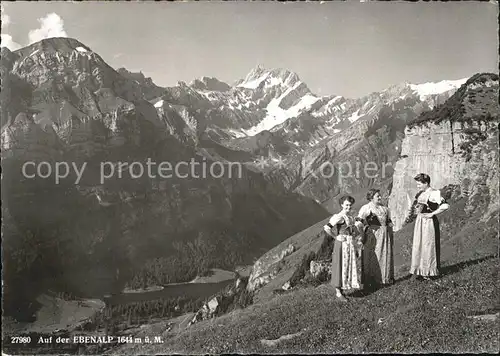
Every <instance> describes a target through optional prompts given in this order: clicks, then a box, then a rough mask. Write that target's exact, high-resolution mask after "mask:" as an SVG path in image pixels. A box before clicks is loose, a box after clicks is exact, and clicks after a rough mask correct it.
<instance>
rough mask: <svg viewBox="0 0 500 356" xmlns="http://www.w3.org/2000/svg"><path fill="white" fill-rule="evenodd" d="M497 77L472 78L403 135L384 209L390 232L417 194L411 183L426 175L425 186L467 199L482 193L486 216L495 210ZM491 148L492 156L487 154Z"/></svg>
mask: <svg viewBox="0 0 500 356" xmlns="http://www.w3.org/2000/svg"><path fill="white" fill-rule="evenodd" d="M496 98H498V77H496V76H495V75H476V76H474V77H472V78H471V79H470V80H469V81H467V83H466V84H464V86H463V87H462V88H460V89H459V91H457V93H456V94H455V95H454V96H453V97H452V98H450V100H449V101H447V102H446V103H445V105H443V106H442V107H438V108H437V109H436V110H434V112H431V113H429V114H427V116H425V117H428V118H429V119H427V120H422V119H421V118H420V120H416V121H415V123H412V124H411V125H410V126H408V127H407V128H406V129H405V138H404V140H403V143H402V148H401V157H400V159H399V160H398V161H397V162H396V164H395V173H394V178H393V188H392V193H391V196H390V199H389V208H390V209H391V211H392V214H393V216H394V223H395V229H396V230H399V229H400V228H401V227H402V224H403V221H404V219H405V214H406V212H407V210H408V207H409V204H410V201H413V198H414V196H415V194H416V193H417V190H416V187H415V182H414V180H413V177H414V176H415V175H416V174H418V173H421V172H422V173H427V174H428V175H429V176H430V177H431V185H432V186H433V187H435V188H438V189H440V188H442V187H444V186H446V185H449V184H456V185H460V186H461V188H462V189H461V190H462V192H463V194H466V195H467V196H469V204H470V207H471V209H473V206H474V198H473V197H474V196H475V195H476V194H477V193H478V191H480V190H486V191H487V192H488V194H487V196H490V197H491V210H494V209H495V206H498V203H497V201H498V199H496V198H497V197H498V167H497V166H496V164H497V163H495V162H496V161H497V160H498V150H496V149H494V147H495V144H497V139H498V122H499V121H498V120H499V113H500V111H499V108H498V103H497V99H496ZM492 148H493V150H492Z"/></svg>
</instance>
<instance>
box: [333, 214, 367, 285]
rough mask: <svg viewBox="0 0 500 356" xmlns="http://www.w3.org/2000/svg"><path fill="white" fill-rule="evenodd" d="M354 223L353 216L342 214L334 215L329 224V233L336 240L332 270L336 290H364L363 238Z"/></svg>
mask: <svg viewBox="0 0 500 356" xmlns="http://www.w3.org/2000/svg"><path fill="white" fill-rule="evenodd" d="M354 222H355V220H354V218H353V217H352V216H346V215H341V214H335V215H333V216H332V218H331V219H330V222H329V226H330V229H329V230H327V232H329V233H330V235H332V236H333V237H334V239H335V242H334V245H333V253H332V268H331V272H332V279H331V283H332V285H333V286H334V287H335V288H340V289H361V288H362V281H361V278H362V268H361V267H362V266H361V262H362V261H361V252H362V241H361V239H362V236H361V234H360V232H359V230H358V227H356V226H355V225H354Z"/></svg>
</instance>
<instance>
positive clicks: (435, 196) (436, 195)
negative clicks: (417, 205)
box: [422, 190, 450, 218]
mask: <svg viewBox="0 0 500 356" xmlns="http://www.w3.org/2000/svg"><path fill="white" fill-rule="evenodd" d="M429 201H431V202H433V203H436V204H439V206H438V208H437V209H436V210H434V211H433V212H432V213H427V214H422V215H424V216H425V217H427V218H431V217H433V216H435V215H438V214H441V213H442V212H443V211H446V210H448V208H449V207H450V205H449V204H448V203H447V202H446V200H445V199H444V198H443V197H442V196H441V192H440V191H439V190H434V191H433V192H432V193H431V194H430V196H429Z"/></svg>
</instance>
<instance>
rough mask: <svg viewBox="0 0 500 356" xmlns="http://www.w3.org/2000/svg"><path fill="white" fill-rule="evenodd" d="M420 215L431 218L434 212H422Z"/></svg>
mask: <svg viewBox="0 0 500 356" xmlns="http://www.w3.org/2000/svg"><path fill="white" fill-rule="evenodd" d="M421 215H422V217H423V218H426V219H432V217H433V216H434V213H422V214H421Z"/></svg>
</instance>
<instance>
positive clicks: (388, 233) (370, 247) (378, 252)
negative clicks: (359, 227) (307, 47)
mask: <svg viewBox="0 0 500 356" xmlns="http://www.w3.org/2000/svg"><path fill="white" fill-rule="evenodd" d="M363 273H364V277H365V283H368V284H374V285H380V284H391V283H393V282H394V252H393V236H392V229H391V228H389V227H388V226H369V227H368V228H367V229H366V233H365V248H364V250H363Z"/></svg>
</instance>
